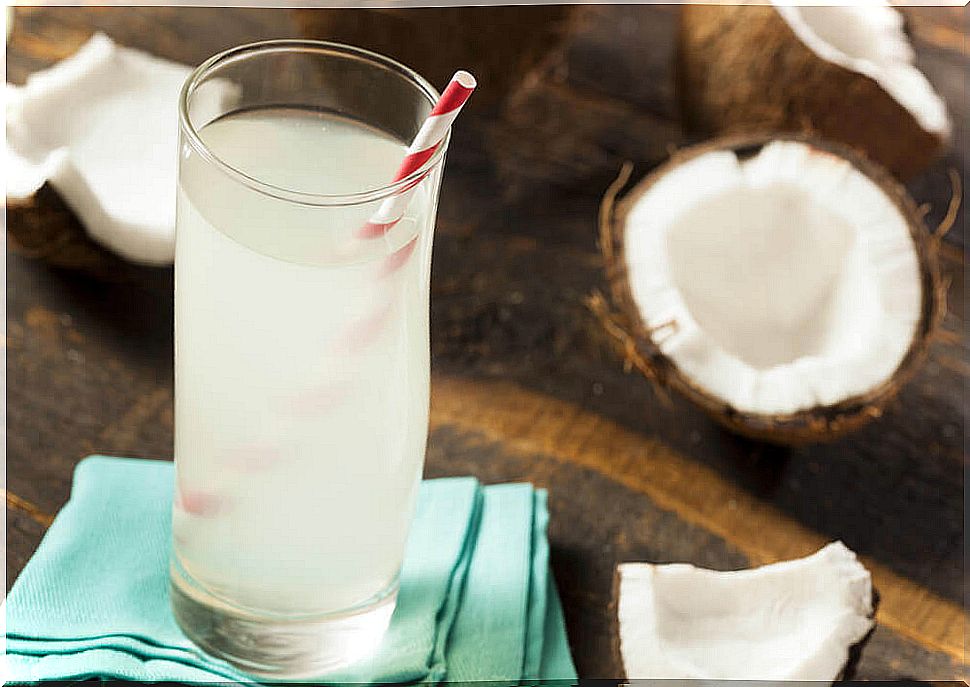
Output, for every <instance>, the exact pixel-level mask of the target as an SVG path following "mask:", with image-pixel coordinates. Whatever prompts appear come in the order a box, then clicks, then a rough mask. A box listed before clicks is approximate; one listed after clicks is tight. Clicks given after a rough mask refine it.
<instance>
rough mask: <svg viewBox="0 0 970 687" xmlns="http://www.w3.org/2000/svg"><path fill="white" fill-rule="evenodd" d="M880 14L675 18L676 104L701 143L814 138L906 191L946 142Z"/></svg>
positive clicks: (717, 12)
mask: <svg viewBox="0 0 970 687" xmlns="http://www.w3.org/2000/svg"><path fill="white" fill-rule="evenodd" d="M913 58H914V55H913V49H912V47H911V46H910V43H909V41H908V39H907V38H906V35H905V33H904V31H903V18H902V15H901V14H900V13H899V12H898V11H897V10H895V9H893V8H891V7H890V6H889V5H888V4H884V3H882V2H873V3H867V4H864V5H861V6H826V7H808V6H801V5H783V4H781V3H776V4H774V5H773V6H758V7H756V6H743V5H742V6H730V5H688V6H684V7H683V14H682V18H681V33H680V41H679V61H678V62H679V85H680V88H679V93H680V100H681V105H682V110H683V114H684V118H685V122H686V124H687V126H688V127H689V128H691V129H694V130H695V131H699V132H704V133H707V134H728V133H739V132H752V131H789V132H806V131H813V132H815V133H817V134H819V135H820V136H822V137H823V138H827V139H830V140H833V141H837V142H841V143H845V144H847V145H850V146H853V147H855V148H857V149H859V150H861V151H863V152H864V153H865V154H866V155H868V156H869V157H870V158H871V159H873V160H875V161H876V162H878V163H880V164H882V165H883V166H885V167H886V168H888V169H889V170H890V171H891V172H893V174H895V175H896V176H897V177H898V178H900V179H904V180H905V179H908V178H910V177H912V176H913V175H915V174H916V173H918V172H919V171H921V170H923V169H925V168H926V166H927V165H928V164H929V163H930V162H931V161H932V160H933V159H934V158H935V157H936V156H937V155H938V154H939V153H940V152H941V150H942V149H943V148H944V146H945V144H946V143H947V142H948V141H949V138H950V130H951V125H950V120H949V117H948V115H947V111H946V106H945V104H944V103H943V100H942V99H941V98H940V97H939V96H938V95H937V94H936V92H935V91H934V90H933V87H932V86H931V85H930V83H929V81H927V79H926V77H925V76H924V75H923V74H922V73H921V72H920V71H919V70H918V69H917V68H916V67H915V66H914V64H913Z"/></svg>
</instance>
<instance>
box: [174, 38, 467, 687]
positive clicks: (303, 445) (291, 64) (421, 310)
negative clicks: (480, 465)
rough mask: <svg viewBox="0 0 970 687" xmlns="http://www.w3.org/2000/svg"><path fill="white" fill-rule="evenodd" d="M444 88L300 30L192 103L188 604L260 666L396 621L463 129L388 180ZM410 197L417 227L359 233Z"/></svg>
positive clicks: (178, 291)
mask: <svg viewBox="0 0 970 687" xmlns="http://www.w3.org/2000/svg"><path fill="white" fill-rule="evenodd" d="M437 97H438V94H437V92H436V91H435V89H434V88H432V86H431V85H429V84H428V83H427V82H426V81H425V80H424V79H423V78H421V77H420V76H419V75H418V74H416V73H415V72H413V71H412V70H410V69H408V68H406V67H404V66H402V65H400V64H398V63H396V62H394V61H393V60H390V59H388V58H386V57H382V56H380V55H377V54H374V53H371V52H368V51H365V50H361V49H357V48H352V47H348V46H342V45H337V44H332V43H324V42H318V41H293V40H287V41H269V42H263V43H257V44H252V45H246V46H242V47H237V48H234V49H231V50H229V51H227V52H224V53H222V54H220V55H217V56H215V57H213V58H211V59H209V60H208V61H207V62H205V63H204V64H202V65H201V66H200V67H199V68H198V69H197V70H195V72H194V73H193V74H192V75H191V76H190V77H189V79H188V80H187V82H186V84H185V86H184V88H183V91H182V94H181V99H180V103H179V124H180V144H179V145H180V148H179V179H178V200H177V203H178V215H177V238H176V265H175V276H176V280H175V464H176V494H175V502H174V506H173V537H174V553H173V556H172V565H171V599H172V604H173V609H174V613H175V617H176V619H177V621H178V623H179V625H180V626H181V627H182V629H183V630H184V632H185V633H186V635H188V637H189V638H191V639H192V640H193V641H194V642H195V643H196V644H198V645H199V646H200V647H202V648H203V649H204V650H206V651H207V652H209V653H210V654H213V655H215V656H217V657H220V658H222V659H225V660H227V661H229V662H230V663H232V664H234V665H235V666H237V667H239V668H241V669H242V670H245V671H247V672H250V673H253V674H256V675H263V676H272V677H277V678H298V677H313V676H318V675H320V674H323V673H326V672H327V671H329V670H331V669H333V668H336V667H339V666H343V665H346V664H348V663H350V662H353V661H355V660H357V659H358V658H360V657H362V656H364V655H366V654H368V653H370V652H372V651H374V650H375V648H376V647H377V646H378V645H379V643H380V641H381V637H382V636H383V634H384V632H385V630H386V628H387V626H388V623H389V621H390V618H391V614H392V612H393V609H394V604H395V599H396V595H397V589H398V575H399V572H400V569H401V563H402V559H403V556H404V549H405V543H406V540H407V536H408V529H409V526H410V521H411V517H412V513H413V509H414V505H415V497H416V495H417V490H418V486H419V480H420V476H421V471H422V467H423V462H424V452H425V443H426V439H427V430H428V403H429V349H428V292H429V275H430V266H431V243H432V234H433V229H434V218H435V212H436V207H437V197H438V189H439V182H440V178H441V169H442V166H443V164H444V157H445V150H446V148H447V144H448V140H447V139H445V140H444V141H443V142H442V144H441V145H440V146H439V148H438V149H437V150H436V151H435V153H434V154H433V155H432V156H431V157H430V158H429V159H428V160H427V162H426V163H425V164H424V165H423V166H422V167H421V168H420V169H418V170H417V171H416V172H414V173H413V174H411V175H409V176H407V177H406V178H404V179H402V180H400V181H398V182H395V183H391V182H390V180H391V179H393V177H394V172H395V170H396V169H397V165H398V163H400V161H401V159H403V157H404V152H405V149H406V147H407V144H408V142H409V141H410V140H411V139H412V138H413V137H414V135H415V134H416V133H417V131H418V129H419V128H420V126H421V123H422V122H423V120H424V119H425V117H426V116H427V115H428V113H429V112H430V110H431V108H432V106H433V104H434V102H435V100H436V99H437ZM401 193H409V194H410V202H409V204H408V207H407V211H406V212H405V214H404V216H403V218H402V219H401V220H400V221H399V222H397V223H396V224H394V225H393V226H392V227H391V228H390V229H389V231H387V232H386V233H385V234H383V235H380V236H376V237H375V236H372V235H368V234H367V233H366V232H362V231H361V228H362V227H363V226H364V225H365V224H366V223H367V220H368V218H369V217H371V216H372V215H373V214H374V213H375V212H376V211H377V209H378V207H379V206H380V205H381V203H382V202H383V201H385V200H386V199H388V198H390V197H392V196H394V195H395V194H401Z"/></svg>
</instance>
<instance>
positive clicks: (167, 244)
mask: <svg viewBox="0 0 970 687" xmlns="http://www.w3.org/2000/svg"><path fill="white" fill-rule="evenodd" d="M190 71H191V69H190V68H189V67H187V66H184V65H181V64H177V63H175V62H170V61H168V60H163V59H160V58H157V57H154V56H152V55H148V54H146V53H144V52H141V51H138V50H134V49H132V48H125V47H121V46H119V45H116V44H115V43H114V42H113V41H112V40H111V39H110V38H108V37H107V36H105V35H104V34H100V33H99V34H95V35H94V36H93V37H92V38H91V39H90V40H89V41H88V42H87V43H85V44H84V45H83V46H82V47H81V48H80V50H78V51H77V53H75V54H74V55H73V56H71V57H69V58H67V59H65V60H63V61H61V62H59V63H58V64H56V65H54V66H53V67H51V68H49V69H46V70H43V71H39V72H36V73H34V74H32V75H31V76H30V77H29V78H28V79H27V83H26V84H25V85H24V86H22V87H17V86H13V85H11V84H7V85H6V93H5V95H6V132H7V136H6V151H5V156H6V159H5V172H6V174H5V176H6V189H5V190H6V199H7V207H8V211H9V216H8V223H7V229H8V231H9V232H10V233H11V234H12V235H13V237H14V238H15V240H16V241H17V243H19V244H20V245H22V246H25V247H27V249H28V252H30V253H33V254H37V255H40V256H43V257H46V258H52V259H53V261H54V262H59V263H60V264H62V265H64V266H87V265H88V264H89V263H90V264H92V265H93V264H95V263H96V262H97V260H98V258H97V254H96V252H95V251H94V249H93V248H92V247H91V246H90V245H86V242H85V239H84V236H83V234H81V233H80V232H78V229H79V225H78V223H77V222H75V221H70V220H69V219H66V218H65V208H64V207H63V205H62V204H60V203H59V202H58V201H63V204H66V206H67V207H68V208H70V210H71V211H72V212H73V214H74V215H76V217H77V219H78V220H80V222H81V224H83V227H84V229H85V230H86V232H87V235H88V236H90V237H91V238H92V239H94V240H95V241H97V242H98V243H99V244H101V245H102V246H104V247H106V248H108V249H110V250H111V251H113V252H115V253H116V254H117V255H119V256H121V257H123V258H125V259H126V260H130V261H132V262H135V263H139V264H145V265H168V264H171V263H172V260H173V258H174V250H175V183H176V162H177V160H178V150H177V148H178V96H179V90H180V89H181V87H182V83H183V82H184V81H185V79H186V77H187V76H188V75H189V73H190ZM207 96H211V98H210V99H211V102H207V103H204V104H203V105H202V106H204V107H211V108H212V110H213V112H216V111H219V108H220V107H222V102H223V99H224V98H229V97H234V95H233V92H232V90H231V89H230V88H228V87H226V88H222V87H219V88H213V89H210V90H209V91H207ZM55 197H56V198H55ZM52 219H53V220H54V221H51V220H52Z"/></svg>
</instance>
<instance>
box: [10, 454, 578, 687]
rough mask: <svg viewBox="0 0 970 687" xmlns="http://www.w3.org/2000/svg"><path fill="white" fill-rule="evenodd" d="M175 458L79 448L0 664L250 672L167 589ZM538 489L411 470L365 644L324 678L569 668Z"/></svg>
mask: <svg viewBox="0 0 970 687" xmlns="http://www.w3.org/2000/svg"><path fill="white" fill-rule="evenodd" d="M172 484H173V472H172V464H171V463H168V462H162V461H150V460H134V459H128V458H108V457H104V456H91V457H89V458H86V459H84V460H83V461H81V463H80V464H79V465H78V467H77V469H76V470H75V473H74V484H73V489H72V493H71V498H70V500H69V501H68V503H67V505H65V507H64V509H63V510H62V511H61V512H60V514H59V515H58V516H57V518H56V520H55V521H54V523H53V524H52V525H51V527H50V529H49V530H48V532H47V535H46V536H45V537H44V539H43V541H42V542H41V544H40V546H39V547H38V549H37V552H36V553H35V554H34V556H33V558H31V560H30V561H29V562H28V564H27V566H26V567H25V568H24V570H23V572H22V573H21V575H20V577H19V578H18V579H17V581H16V583H15V584H14V586H13V589H11V591H10V594H9V595H8V596H7V599H6V602H5V606H6V619H7V633H6V642H7V657H6V659H7V665H6V673H7V675H6V677H7V679H8V681H12V682H32V681H37V680H47V679H61V680H63V679H84V678H113V679H127V680H151V681H179V682H225V681H226V680H232V681H240V682H251V681H253V678H251V677H249V676H246V675H244V674H242V673H240V672H238V671H237V670H235V669H234V668H233V667H232V666H230V665H229V664H227V663H225V662H224V661H220V660H219V659H216V658H213V657H211V656H208V655H206V654H204V653H203V652H201V651H200V650H199V649H197V648H196V647H195V646H194V645H193V644H192V643H191V642H190V641H189V640H188V639H186V637H185V635H183V634H182V632H181V631H180V630H179V628H178V626H177V625H176V624H175V621H174V619H173V617H172V614H171V611H170V608H169V599H168V557H169V546H170V545H169V542H170V539H171V530H170V516H171V503H172ZM547 520H548V514H547V510H546V494H545V492H544V491H542V490H535V489H533V488H532V486H531V485H529V484H503V485H496V486H486V487H483V486H481V485H479V484H478V482H477V481H476V480H475V479H473V478H449V479H436V480H429V481H426V482H424V483H422V485H421V491H420V496H419V499H418V507H417V510H416V515H415V520H414V525H413V527H412V532H411V537H410V539H409V541H408V549H407V553H406V556H405V561H404V567H403V570H402V572H401V588H400V592H399V595H398V602H397V608H396V610H395V612H394V616H393V618H392V620H391V626H390V629H389V630H388V633H387V635H386V637H385V639H384V642H383V644H382V646H381V648H380V650H379V651H378V652H377V654H376V655H375V656H373V657H371V658H370V659H367V660H366V661H364V662H362V663H359V664H357V665H355V666H353V667H352V668H349V669H345V670H343V671H341V672H340V673H339V674H338V673H335V674H331V675H327V676H326V678H325V680H324V681H325V682H330V683H338V682H340V683H344V682H361V683H374V682H383V683H387V682H415V681H430V682H435V681H441V680H447V681H449V682H453V681H456V682H457V681H471V680H514V681H535V680H566V681H572V680H575V678H576V671H575V668H574V667H573V663H572V659H571V658H570V655H569V647H568V644H567V641H566V634H565V628H564V626H563V617H562V610H561V608H560V605H559V597H558V595H557V593H556V588H555V585H554V583H553V580H552V576H551V575H550V573H549V562H548V556H549V547H548V542H547V540H546V534H545V528H546V522H547Z"/></svg>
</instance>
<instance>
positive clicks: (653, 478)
mask: <svg viewBox="0 0 970 687" xmlns="http://www.w3.org/2000/svg"><path fill="white" fill-rule="evenodd" d="M431 417H432V426H434V425H435V424H448V425H452V426H456V427H460V428H462V429H463V430H466V431H472V432H476V433H479V434H481V435H482V436H483V437H485V438H487V439H488V440H491V441H499V440H501V441H502V442H503V444H504V445H505V446H506V447H508V449H509V450H514V451H519V452H523V453H526V454H529V453H542V454H544V455H549V456H555V457H556V458H558V459H560V460H563V461H567V462H570V463H572V464H574V465H581V466H583V467H587V468H589V469H592V470H595V471H597V472H599V473H601V474H604V475H607V476H609V477H610V478H611V479H613V480H615V481H617V482H619V483H621V484H623V485H624V486H627V487H628V488H630V489H633V490H635V491H637V492H638V493H642V494H644V495H646V496H649V497H650V499H651V500H652V501H653V502H654V503H656V504H658V505H659V506H660V507H662V508H665V509H669V510H671V511H673V512H674V513H676V514H677V516H678V517H679V518H680V519H681V520H684V521H686V522H690V523H692V524H694V525H697V526H699V527H701V528H702V529H704V530H705V531H707V532H711V533H713V534H716V535H717V536H719V537H721V538H722V539H724V540H725V541H727V542H729V543H730V544H731V545H733V546H734V547H736V548H737V549H738V550H740V551H742V552H743V553H744V554H745V555H746V556H747V558H748V560H749V561H750V562H751V563H752V564H753V565H761V564H765V563H773V562H776V561H780V560H786V559H790V558H798V557H801V556H806V555H808V554H810V553H813V552H815V551H816V550H818V549H819V548H821V547H822V546H824V545H825V544H826V543H827V539H826V538H825V537H822V536H821V535H819V534H817V533H815V532H812V531H810V530H809V529H807V528H805V527H804V526H802V525H801V524H799V523H798V522H795V521H793V520H791V519H790V518H787V517H785V516H784V515H783V514H781V513H779V512H777V510H775V509H773V508H771V507H770V506H768V505H767V504H765V503H763V502H761V501H759V500H758V499H755V498H752V497H751V495H750V494H747V493H745V492H744V491H743V490H740V489H738V488H736V487H734V486H733V485H731V484H729V483H727V482H725V481H724V480H723V479H721V478H720V477H719V476H718V475H717V474H716V473H715V472H713V471H711V470H709V469H706V468H704V467H703V466H701V465H698V464H697V463H695V462H693V461H691V460H690V459H688V458H686V457H685V456H682V455H680V454H679V453H678V452H676V451H674V450H673V449H671V448H670V447H668V446H666V445H664V444H663V443H662V442H660V441H657V440H656V439H652V438H649V437H644V436H640V435H637V434H635V433H633V432H630V431H628V430H626V429H624V428H623V427H620V426H619V425H617V424H616V423H613V422H610V421H608V420H605V419H604V418H602V417H599V416H597V415H594V414H592V413H588V412H585V411H583V410H582V409H581V408H579V407H578V406H576V405H573V404H569V403H564V402H561V401H558V400H556V399H553V398H549V397H546V396H542V395H539V394H535V393H530V392H527V391H524V390H521V389H518V388H516V387H515V386H513V385H509V384H505V383H502V382H489V383H483V382H481V381H464V380H460V379H454V378H442V377H437V378H436V379H435V382H434V386H433V394H432V415H431ZM864 563H865V565H866V566H867V567H868V568H869V569H870V571H871V572H872V575H873V583H874V584H875V586H876V588H877V589H878V590H879V594H880V607H879V622H880V623H881V624H883V625H885V626H886V627H889V628H891V629H892V630H893V631H895V632H897V633H898V634H900V635H902V636H904V637H907V638H909V639H912V640H913V641H915V642H917V643H919V644H921V645H923V646H925V647H927V648H930V649H932V650H934V651H941V652H944V653H946V654H947V655H949V656H951V657H952V658H954V659H957V660H963V659H964V652H965V645H964V631H965V624H966V622H967V619H968V616H967V615H966V613H965V612H964V611H963V609H962V608H961V607H960V606H959V605H957V604H955V603H952V602H949V601H947V600H944V599H940V598H939V597H936V596H935V595H933V594H932V593H931V592H929V591H927V590H925V589H922V588H921V587H919V586H918V585H915V584H913V583H912V582H910V581H909V580H906V579H904V578H902V577H900V576H898V575H896V574H894V573H893V572H892V571H890V570H888V569H886V568H885V567H883V566H881V565H880V564H878V563H876V562H874V561H872V560H865V559H864Z"/></svg>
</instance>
